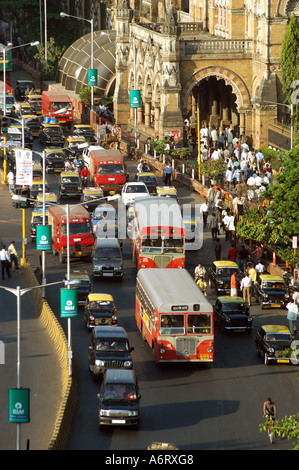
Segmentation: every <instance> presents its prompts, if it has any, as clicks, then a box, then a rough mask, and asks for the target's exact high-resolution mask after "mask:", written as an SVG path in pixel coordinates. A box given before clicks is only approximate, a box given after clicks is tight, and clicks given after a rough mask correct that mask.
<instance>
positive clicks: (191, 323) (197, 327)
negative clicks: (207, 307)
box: [187, 313, 212, 334]
mask: <svg viewBox="0 0 299 470" xmlns="http://www.w3.org/2000/svg"><path fill="white" fill-rule="evenodd" d="M211 319H212V317H211V315H210V314H208V313H200V314H199V315H194V314H192V315H188V319H187V331H188V333H197V334H198V333H211V332H212V325H211Z"/></svg>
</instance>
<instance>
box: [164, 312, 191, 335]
mask: <svg viewBox="0 0 299 470" xmlns="http://www.w3.org/2000/svg"><path fill="white" fill-rule="evenodd" d="M160 334H161V335H183V334H185V326H184V315H182V314H169V315H161V320H160Z"/></svg>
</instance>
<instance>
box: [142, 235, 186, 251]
mask: <svg viewBox="0 0 299 470" xmlns="http://www.w3.org/2000/svg"><path fill="white" fill-rule="evenodd" d="M141 253H151V254H162V253H165V254H166V253H167V254H169V253H184V238H183V237H180V238H174V237H169V238H166V237H165V238H164V237H163V238H162V237H153V238H152V237H150V236H145V237H142V240H141Z"/></svg>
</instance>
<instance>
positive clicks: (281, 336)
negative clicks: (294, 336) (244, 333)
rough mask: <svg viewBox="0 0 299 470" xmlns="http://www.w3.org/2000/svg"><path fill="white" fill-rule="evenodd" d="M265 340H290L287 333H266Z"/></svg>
mask: <svg viewBox="0 0 299 470" xmlns="http://www.w3.org/2000/svg"><path fill="white" fill-rule="evenodd" d="M265 339H266V341H290V340H291V336H290V334H289V333H275V332H274V333H267V334H266V338H265Z"/></svg>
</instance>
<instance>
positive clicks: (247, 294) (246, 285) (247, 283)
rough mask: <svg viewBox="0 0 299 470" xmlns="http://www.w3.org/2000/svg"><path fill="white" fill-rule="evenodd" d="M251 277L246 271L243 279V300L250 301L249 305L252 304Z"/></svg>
mask: <svg viewBox="0 0 299 470" xmlns="http://www.w3.org/2000/svg"><path fill="white" fill-rule="evenodd" d="M251 284H252V281H251V277H250V276H249V274H248V273H245V275H244V277H243V279H242V281H241V286H240V287H241V290H242V294H243V300H244V302H246V301H247V302H248V305H249V306H250V305H251Z"/></svg>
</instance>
